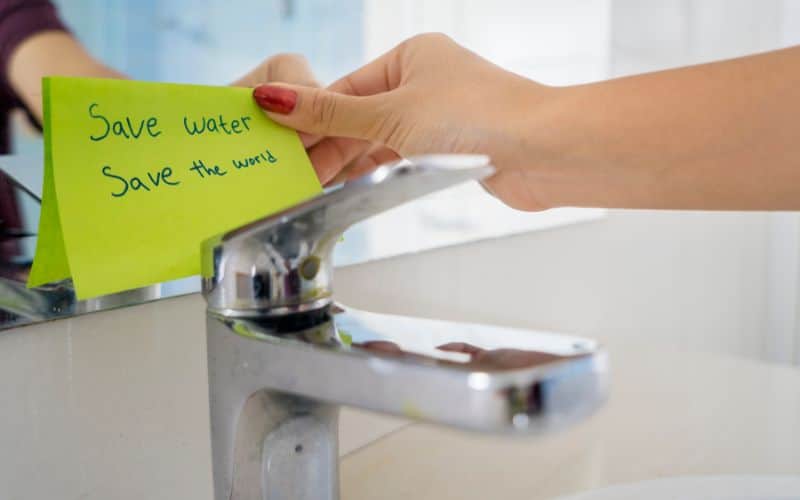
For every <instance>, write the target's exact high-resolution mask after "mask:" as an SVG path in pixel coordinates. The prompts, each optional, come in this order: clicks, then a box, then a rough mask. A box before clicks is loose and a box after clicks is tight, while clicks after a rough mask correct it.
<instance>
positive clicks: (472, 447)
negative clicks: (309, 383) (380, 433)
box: [341, 343, 800, 500]
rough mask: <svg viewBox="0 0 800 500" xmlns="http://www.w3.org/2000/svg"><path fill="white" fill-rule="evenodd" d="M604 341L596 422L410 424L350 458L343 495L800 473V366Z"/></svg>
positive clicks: (459, 493) (549, 494)
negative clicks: (491, 427)
mask: <svg viewBox="0 0 800 500" xmlns="http://www.w3.org/2000/svg"><path fill="white" fill-rule="evenodd" d="M608 347H609V351H610V360H611V367H612V386H611V397H610V400H609V401H608V402H607V404H606V406H605V407H604V408H603V409H601V410H600V411H599V412H598V413H597V414H596V415H595V416H594V417H592V418H591V419H589V420H587V421H585V422H583V423H582V424H579V425H577V426H576V427H573V428H572V429H569V430H566V431H563V432H561V433H559V434H554V435H550V436H544V437H541V438H522V437H517V438H513V437H504V438H498V437H489V436H481V435H476V434H465V433H460V432H454V431H450V430H444V429H441V428H436V427H432V426H427V425H422V424H413V425H412V426H410V427H407V428H405V429H403V430H401V431H399V432H396V433H393V434H391V435H389V436H387V437H385V438H383V439H381V440H379V441H378V442H377V443H375V444H373V445H371V446H369V447H366V448H363V449H361V450H359V451H357V452H355V453H352V454H350V455H349V456H347V457H346V458H345V459H344V460H343V462H342V467H341V474H342V498H346V499H348V500H355V499H365V500H366V499H375V498H381V499H382V500H392V499H397V500H401V499H402V500H407V499H408V498H415V499H418V500H423V499H431V500H433V499H437V500H438V499H441V498H458V499H459V500H471V499H475V500H478V499H486V498H497V499H503V500H523V499H524V500H535V499H545V498H553V497H557V496H561V495H569V494H573V493H576V492H580V491H585V490H591V489H595V488H599V487H604V486H607V485H612V484H618V483H630V482H634V481H644V480H651V479H657V478H662V477H668V476H686V475H692V476H694V475H787V474H788V475H800V369H798V368H793V367H790V366H777V365H769V364H765V363H761V362H755V361H749V360H743V359H738V358H733V357H724V356H720V355H712V354H703V353H697V352H694V353H687V352H681V351H679V350H672V351H665V350H664V349H655V348H653V347H648V346H645V345H631V344H630V343H626V344H620V345H610V346H608ZM798 495H800V491H798Z"/></svg>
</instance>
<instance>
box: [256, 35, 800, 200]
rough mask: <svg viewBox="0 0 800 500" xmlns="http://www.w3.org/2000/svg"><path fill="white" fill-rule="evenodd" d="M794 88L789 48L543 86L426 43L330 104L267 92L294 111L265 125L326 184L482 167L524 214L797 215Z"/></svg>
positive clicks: (334, 95)
mask: <svg viewBox="0 0 800 500" xmlns="http://www.w3.org/2000/svg"><path fill="white" fill-rule="evenodd" d="M799 83H800V47H794V48H788V49H784V50H778V51H774V52H769V53H764V54H760V55H754V56H749V57H743V58H739V59H733V60H729V61H722V62H715V63H711V64H703V65H698V66H692V67H686V68H680V69H675V70H668V71H661V72H657V73H650V74H643V75H638V76H632V77H627V78H619V79H614V80H608V81H604V82H599V83H592V84H587V85H577V86H572V87H548V86H545V85H541V84H539V83H536V82H534V81H531V80H528V79H526V78H523V77H521V76H518V75H515V74H513V73H510V72H508V71H505V70H503V69H501V68H499V67H497V66H495V65H493V64H491V63H490V62H488V61H486V60H484V59H482V58H480V57H479V56H477V55H476V54H474V53H472V52H470V51H468V50H466V49H465V48H463V47H461V46H459V45H457V44H456V43H455V42H453V41H452V40H450V39H449V38H447V37H446V36H443V35H438V34H427V35H421V36H418V37H415V38H412V39H410V40H407V41H406V42H404V43H402V44H401V45H399V46H398V47H396V48H394V49H393V50H391V51H390V52H388V53H387V54H385V55H383V56H382V57H380V58H378V59H376V60H375V61H373V62H371V63H369V64H367V65H366V66H364V67H362V68H360V69H358V70H356V71H355V72H353V73H351V74H349V75H347V76H346V77H344V78H342V79H341V80H339V81H337V82H335V83H334V84H333V85H331V86H330V87H329V88H328V89H317V88H307V87H303V86H297V85H286V84H280V85H274V86H273V85H270V86H268V87H279V89H278V90H280V89H284V94H285V90H286V89H289V90H290V91H292V92H294V93H295V94H296V102H295V105H294V108H293V109H292V110H291V111H290V112H288V113H285V114H283V113H275V112H269V109H267V111H268V114H269V116H270V117H271V118H273V119H274V120H276V121H277V122H279V123H282V124H284V125H287V126H290V127H293V128H296V129H298V130H300V131H303V132H306V133H308V134H311V135H313V137H312V138H311V139H310V140H309V141H308V144H310V145H312V148H311V149H310V156H311V158H312V163H313V164H314V166H315V168H316V170H317V173H318V175H319V177H320V179H321V180H322V181H323V182H327V183H330V182H336V181H339V180H341V179H344V178H349V177H353V176H357V175H360V174H361V173H364V172H365V171H368V170H370V169H372V168H375V166H376V165H377V164H380V163H384V162H385V161H386V160H390V159H392V158H395V157H396V156H397V155H401V156H412V155H416V154H425V153H484V154H488V155H490V156H491V157H492V160H493V163H494V165H495V167H496V168H497V173H496V174H495V175H494V176H492V177H491V178H490V179H488V180H486V181H485V182H484V185H485V186H486V188H487V189H488V190H489V191H490V192H491V193H493V194H494V195H495V196H497V197H498V198H500V199H501V200H503V201H504V202H505V203H507V204H508V205H510V206H512V207H515V208H519V209H523V210H542V209H546V208H551V207H557V206H594V207H618V208H673V209H715V210H726V209H739V210H741V209H744V210H751V209H752V210H797V209H800V139H798V133H797V127H796V120H797V117H798V116H800V85H799ZM264 90H265V89H261V90H259V89H257V90H256V93H255V95H256V98H257V100H259V99H258V96H259V92H263V91H264ZM266 91H270V90H269V88H267V89H266ZM259 104H261V105H262V107H264V106H265V104H264V102H263V100H259ZM267 108H268V105H267Z"/></svg>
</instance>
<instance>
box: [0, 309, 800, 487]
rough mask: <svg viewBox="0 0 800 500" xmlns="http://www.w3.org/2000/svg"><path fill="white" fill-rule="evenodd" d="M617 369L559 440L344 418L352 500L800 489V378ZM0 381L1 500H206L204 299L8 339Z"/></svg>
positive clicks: (621, 353) (702, 357) (624, 353)
mask: <svg viewBox="0 0 800 500" xmlns="http://www.w3.org/2000/svg"><path fill="white" fill-rule="evenodd" d="M610 354H611V363H612V365H611V366H612V370H613V372H612V373H613V380H612V395H611V399H610V401H609V402H608V403H607V405H606V407H605V408H603V409H602V410H601V411H600V412H599V413H598V414H597V415H595V416H594V417H593V418H592V419H590V420H589V421H587V422H585V423H583V424H580V425H579V426H577V427H575V428H573V429H570V430H568V431H565V432H562V433H561V434H557V435H553V436H546V437H543V438H539V439H528V438H526V439H510V438H498V437H489V436H478V435H473V434H463V433H459V432H454V431H448V430H444V429H441V428H434V427H430V426H426V425H421V424H414V425H411V426H408V427H404V426H405V425H406V423H405V422H404V421H402V420H397V419H387V418H382V417H377V416H374V415H371V414H368V413H362V412H357V411H352V410H346V411H344V412H343V415H342V419H341V442H342V446H341V448H342V453H343V454H344V455H345V457H344V459H343V461H342V467H341V474H342V498H345V499H348V500H357V499H376V498H381V499H393V498H396V499H404V500H407V499H408V498H416V499H426V498H430V499H434V498H437V499H438V498H459V499H465V500H469V499H472V498H475V499H478V498H480V499H484V498H502V499H505V500H513V499H523V498H524V499H526V500H532V499H539V498H551V497H553V496H557V495H562V494H569V493H574V492H578V491H582V490H586V489H589V488H596V487H600V486H604V485H609V484H615V483H625V482H631V481H639V480H644V479H654V478H660V477H665V476H676V475H677V476H680V475H697V474H702V475H711V474H713V475H718V474H751V475H752V474H792V475H800V446H798V443H800V425H798V423H799V422H800V370H797V369H795V368H791V367H786V366H774V365H767V364H763V363H760V362H754V361H746V360H741V359H736V358H731V357H722V356H716V355H710V354H699V353H688V352H681V351H677V350H675V351H664V350H659V349H655V348H652V347H647V346H644V345H639V346H634V345H631V344H630V343H625V344H619V345H611V346H610ZM0 377H2V379H3V380H4V383H3V384H2V385H0V405H2V409H0V450H2V451H1V452H0V488H2V490H0V498H3V500H6V499H11V500H22V499H26V500H27V499H37V500H38V499H41V498H59V499H87V500H106V499H110V498H114V499H136V500H140V499H143V498H147V499H170V500H172V499H176V498H192V499H194V500H204V499H208V500H210V499H211V479H210V447H209V437H208V408H207V385H206V366H205V325H204V303H203V301H202V299H201V298H200V297H198V296H197V295H193V296H187V297H181V298H175V299H169V300H166V301H162V302H160V303H158V304H149V305H144V306H136V307H131V308H126V309H120V310H116V311H111V312H105V313H99V314H92V315H88V316H83V317H77V318H73V319H69V320H63V321H58V322H52V323H46V324H40V325H34V326H29V327H25V328H20V329H17V330H12V331H7V332H2V333H0ZM382 436H383V437H382ZM378 438H380V439H378ZM376 439H377V441H376ZM370 443H371V444H370Z"/></svg>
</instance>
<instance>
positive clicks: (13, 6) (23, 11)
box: [0, 0, 65, 154]
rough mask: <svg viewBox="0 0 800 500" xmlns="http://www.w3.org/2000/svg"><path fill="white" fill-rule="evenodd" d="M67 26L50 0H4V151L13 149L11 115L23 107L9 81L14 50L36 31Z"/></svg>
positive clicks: (0, 98) (0, 82)
mask: <svg viewBox="0 0 800 500" xmlns="http://www.w3.org/2000/svg"><path fill="white" fill-rule="evenodd" d="M64 29H65V28H64V25H63V24H62V23H61V21H60V20H59V19H58V15H57V14H56V9H55V7H53V5H52V4H51V3H50V2H49V1H48V0H0V154H8V153H9V148H10V145H9V123H8V115H9V113H10V112H11V110H12V109H14V108H19V107H22V104H21V103H20V100H19V99H18V98H17V96H16V95H15V94H14V91H13V90H12V89H11V86H10V85H9V83H8V74H7V71H8V62H9V58H10V57H11V53H12V52H13V51H14V49H15V48H16V47H17V45H19V43H20V42H22V41H23V40H25V39H26V38H28V37H29V36H31V35H33V34H35V33H38V32H40V31H50V30H64Z"/></svg>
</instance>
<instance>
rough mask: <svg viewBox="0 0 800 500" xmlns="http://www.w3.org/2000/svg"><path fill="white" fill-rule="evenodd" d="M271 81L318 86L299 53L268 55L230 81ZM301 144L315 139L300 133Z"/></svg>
mask: <svg viewBox="0 0 800 500" xmlns="http://www.w3.org/2000/svg"><path fill="white" fill-rule="evenodd" d="M271 82H285V83H291V84H296V85H303V86H306V87H314V88H316V87H319V83H318V82H317V79H316V78H315V77H314V72H313V71H311V68H310V67H309V65H308V61H307V60H306V58H305V57H304V56H302V55H301V54H291V53H282V54H275V55H274V56H271V57H268V58H267V59H265V60H264V61H263V62H262V63H261V64H259V65H258V66H256V67H255V68H253V69H252V70H251V71H250V72H249V73H247V74H246V75H244V76H243V77H241V78H239V79H238V80H236V81H235V82H233V83H231V86H233V87H250V88H252V87H258V86H259V85H262V84H265V83H271ZM300 139H302V141H303V145H304V146H306V147H308V146H309V145H311V144H313V143H314V142H315V141H316V139H315V138H313V137H311V136H309V135H306V134H302V133H301V134H300Z"/></svg>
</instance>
